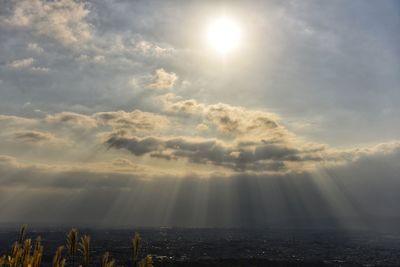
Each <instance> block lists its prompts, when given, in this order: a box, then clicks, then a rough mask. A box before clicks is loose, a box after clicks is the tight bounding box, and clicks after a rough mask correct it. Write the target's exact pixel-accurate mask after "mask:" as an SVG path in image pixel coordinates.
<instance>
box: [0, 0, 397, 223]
mask: <svg viewBox="0 0 400 267" xmlns="http://www.w3.org/2000/svg"><path fill="white" fill-rule="evenodd" d="M221 18H222V19H227V20H229V21H230V22H231V24H232V25H233V26H232V27H233V30H232V29H230V33H232V32H234V33H235V32H236V33H237V34H238V35H240V38H238V41H237V44H236V45H235V46H234V47H233V46H232V45H231V44H232V42H233V40H230V39H226V38H227V37H226V35H224V34H222V36H224V37H223V38H225V39H224V40H223V41H224V42H225V43H227V44H228V45H230V46H232V49H230V50H229V49H228V48H230V47H226V44H225V43H224V44H225V46H223V47H222V50H223V51H222V52H221V51H217V50H216V49H213V44H214V46H215V43H210V38H209V37H210V31H213V29H215V28H216V27H217V26H218V24H216V21H219V20H221ZM223 30H225V29H223ZM228 31H229V29H228ZM220 35H221V34H220V33H219V32H218V34H217V35H216V36H217V37H218V36H220ZM228 37H229V34H228ZM217 39H218V38H217ZM217 42H219V43H217V45H221V41H217ZM399 43H400V4H399V2H398V1H396V0H384V1H372V0H367V1H361V0H354V1H345V0H338V1H317V0H311V1H277V0H270V1H170V0H163V1H124V0H110V1H102V0H97V1H89V2H86V1H73V0H59V1H41V0H18V1H17V0H14V1H13V0H11V1H10V0H0V127H1V131H0V210H1V211H2V212H1V213H0V223H12V222H26V223H44V224H86V225H93V226H107V227H108V226H112V227H126V226H183V227H214V226H216V227H237V226H244V227H253V226H257V227H258V226H274V225H280V226H282V225H285V226H291V227H296V226H303V225H313V224H315V225H319V224H321V223H322V224H325V225H334V226H337V227H364V228H365V227H366V228H373V227H378V226H377V225H380V223H381V222H383V221H384V222H387V221H391V220H395V219H400V218H399V214H400V207H399V206H398V202H399V201H400V197H399V195H398V192H397V191H398V190H397V189H398V188H400V177H399V175H400V169H399V168H400V166H399V164H398V162H399V160H400V141H399V140H400V119H399V118H400V107H399V105H398V103H399V101H400V88H399V85H400V75H399V74H400V46H399V45H398V44H399ZM214 48H215V47H214ZM228 50H229V51H228Z"/></svg>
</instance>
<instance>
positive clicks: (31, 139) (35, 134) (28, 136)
mask: <svg viewBox="0 0 400 267" xmlns="http://www.w3.org/2000/svg"><path fill="white" fill-rule="evenodd" d="M13 138H14V141H16V142H23V143H30V144H41V143H58V144H60V143H63V144H64V143H66V142H65V140H63V139H60V138H57V137H55V136H54V135H53V134H52V133H49V132H40V131H18V132H15V133H14V134H13Z"/></svg>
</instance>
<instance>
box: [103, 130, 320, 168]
mask: <svg viewBox="0 0 400 267" xmlns="http://www.w3.org/2000/svg"><path fill="white" fill-rule="evenodd" d="M106 144H107V145H108V146H109V147H112V148H116V149H125V150H128V151H129V152H131V153H132V154H134V155H135V156H144V155H149V156H150V157H153V158H161V159H166V160H180V159H181V160H188V161H189V162H192V163H196V164H201V165H202V164H205V165H208V164H212V165H216V166H223V167H226V168H229V169H233V170H235V171H238V172H246V171H251V172H258V173H274V174H278V173H280V174H283V173H287V172H288V171H296V168H297V170H299V171H301V170H303V169H302V168H301V167H302V165H307V164H310V163H312V164H314V165H315V164H316V163H321V162H322V161H324V158H323V157H322V156H321V155H320V152H324V149H323V148H322V147H321V148H319V149H306V148H295V147H290V146H286V145H285V144H268V143H265V142H263V141H262V140H261V141H255V142H253V143H251V144H248V143H243V142H232V143H226V142H223V141H222V140H216V139H205V138H199V137H198V138H193V137H182V136H181V137H170V138H167V137H163V138H162V137H154V136H152V137H144V138H139V137H125V136H118V135H112V136H111V137H110V138H109V139H108V140H107V141H106ZM291 164H292V165H300V166H297V167H294V166H291Z"/></svg>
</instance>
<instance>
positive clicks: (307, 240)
mask: <svg viewBox="0 0 400 267" xmlns="http://www.w3.org/2000/svg"><path fill="white" fill-rule="evenodd" d="M138 232H140V236H139V235H138V234H135V231H132V230H104V229H103V230H99V229H97V230H95V229H82V230H81V231H79V232H78V231H77V230H75V229H73V230H70V231H68V230H67V229H60V228H58V229H57V228H53V229H31V230H30V231H29V232H26V231H25V230H24V229H22V230H21V231H19V232H18V231H16V230H6V229H3V230H1V231H0V253H1V254H0V255H11V256H12V255H13V254H12V253H15V250H16V248H17V247H18V244H19V247H20V249H21V251H22V254H23V253H24V252H23V251H24V245H25V243H26V242H28V241H26V240H31V241H29V242H30V243H29V244H30V246H31V252H30V253H31V254H32V255H33V254H34V252H35V251H36V249H37V248H36V247H37V246H38V244H36V243H37V242H35V239H36V237H37V236H40V237H41V241H40V244H39V246H42V247H43V254H42V257H41V259H40V264H39V265H35V264H31V267H38V266H44V267H46V266H54V267H63V266H65V267H67V266H73V267H75V266H76V267H78V266H80V265H82V266H84V267H85V266H88V267H89V266H102V267H103V266H104V267H113V266H140V267H151V266H166V267H167V266H171V267H173V266H177V267H179V266H182V267H183V266H195V267H196V266H222V267H223V266H230V267H235V266H255V267H256V266H400V257H399V255H400V235H398V234H387V233H373V232H366V231H351V232H343V231H337V230H300V229H298V230H293V229H291V230H287V229H275V230H272V229H179V228H178V229H175V228H154V229H138ZM21 240H25V241H22V242H21ZM85 241H86V243H85ZM13 242H17V243H14V245H13V246H12V244H13ZM16 244H17V245H16ZM21 244H23V245H21ZM61 245H62V246H63V249H60V246H61ZM85 245H86V248H84V247H85ZM85 249H86V252H85ZM58 250H60V251H59V255H57V253H55V252H56V251H58ZM13 251H14V252H13ZM85 253H86V254H85ZM57 257H58V258H57ZM8 258H9V257H3V258H2V264H3V265H2V266H28V265H23V264H20V265H18V264H17V265H12V264H10V261H9V260H8ZM11 258H12V257H11ZM32 258H33V256H32ZM32 258H31V260H32ZM0 266H1V264H0Z"/></svg>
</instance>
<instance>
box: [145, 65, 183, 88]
mask: <svg viewBox="0 0 400 267" xmlns="http://www.w3.org/2000/svg"><path fill="white" fill-rule="evenodd" d="M177 80H178V76H177V75H176V74H175V73H173V72H166V71H165V70H164V69H158V70H156V74H155V76H154V82H153V83H151V84H149V85H148V87H149V88H152V89H171V88H172V87H174V85H175V82H176V81H177Z"/></svg>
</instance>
